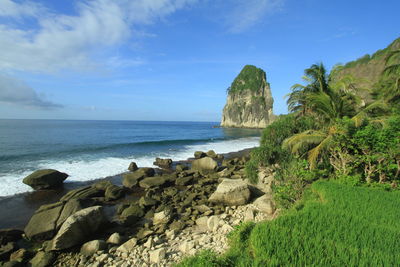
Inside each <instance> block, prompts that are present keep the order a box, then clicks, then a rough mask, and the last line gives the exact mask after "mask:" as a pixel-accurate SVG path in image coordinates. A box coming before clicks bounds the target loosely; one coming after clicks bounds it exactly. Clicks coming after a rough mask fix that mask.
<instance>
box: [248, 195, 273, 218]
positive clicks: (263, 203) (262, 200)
mask: <svg viewBox="0 0 400 267" xmlns="http://www.w3.org/2000/svg"><path fill="white" fill-rule="evenodd" d="M253 204H254V205H255V206H256V207H257V208H258V210H260V211H261V212H263V213H266V214H270V215H271V214H273V213H274V212H275V204H274V201H273V199H272V196H271V195H270V194H265V195H263V196H262V197H259V198H257V199H256V200H255V201H254V202H253Z"/></svg>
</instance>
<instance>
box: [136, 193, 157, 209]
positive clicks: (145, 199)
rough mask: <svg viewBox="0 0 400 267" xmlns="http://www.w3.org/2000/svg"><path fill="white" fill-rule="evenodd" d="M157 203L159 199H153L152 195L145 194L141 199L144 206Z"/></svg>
mask: <svg viewBox="0 0 400 267" xmlns="http://www.w3.org/2000/svg"><path fill="white" fill-rule="evenodd" d="M156 204H157V201H156V200H154V199H152V198H151V197H147V196H143V197H141V198H140V199H139V205H140V206H142V207H149V206H154V205H156Z"/></svg>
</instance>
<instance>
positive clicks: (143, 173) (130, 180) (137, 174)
mask: <svg viewBox="0 0 400 267" xmlns="http://www.w3.org/2000/svg"><path fill="white" fill-rule="evenodd" d="M154 174H155V171H154V169H153V168H140V169H138V170H136V171H134V172H130V173H124V174H123V175H122V185H123V186H125V187H127V188H132V187H134V186H137V185H138V183H139V181H141V180H142V179H143V178H145V177H153V176H154Z"/></svg>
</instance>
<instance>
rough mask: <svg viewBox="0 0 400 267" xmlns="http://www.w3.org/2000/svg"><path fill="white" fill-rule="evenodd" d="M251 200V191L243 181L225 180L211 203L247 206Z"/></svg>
mask: <svg viewBox="0 0 400 267" xmlns="http://www.w3.org/2000/svg"><path fill="white" fill-rule="evenodd" d="M249 200H250V189H249V187H248V185H247V183H246V182H245V181H243V180H241V179H223V180H222V182H221V183H220V184H219V185H218V187H217V189H216V190H215V192H214V193H213V194H212V195H211V196H210V198H209V201H210V202H215V203H220V204H224V205H228V206H239V205H244V204H247V203H248V202H249Z"/></svg>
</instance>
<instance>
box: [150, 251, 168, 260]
mask: <svg viewBox="0 0 400 267" xmlns="http://www.w3.org/2000/svg"><path fill="white" fill-rule="evenodd" d="M149 259H150V262H151V263H160V262H161V261H162V260H163V259H165V248H159V249H156V250H151V251H150V252H149Z"/></svg>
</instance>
